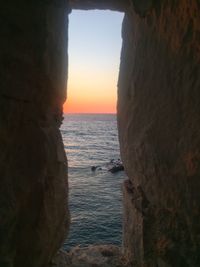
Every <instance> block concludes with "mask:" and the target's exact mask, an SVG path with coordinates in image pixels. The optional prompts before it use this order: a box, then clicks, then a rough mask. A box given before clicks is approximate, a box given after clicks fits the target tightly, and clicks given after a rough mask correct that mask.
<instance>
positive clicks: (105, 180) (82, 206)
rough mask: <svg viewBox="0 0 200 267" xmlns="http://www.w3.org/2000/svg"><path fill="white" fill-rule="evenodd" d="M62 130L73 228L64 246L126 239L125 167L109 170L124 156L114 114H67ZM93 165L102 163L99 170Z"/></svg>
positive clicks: (114, 242) (110, 242) (119, 241)
mask: <svg viewBox="0 0 200 267" xmlns="http://www.w3.org/2000/svg"><path fill="white" fill-rule="evenodd" d="M61 134H62V138H63V142H64V147H65V152H66V154H67V158H68V179H69V208H70V213H71V226H70V232H69V235H68V237H67V238H66V241H65V243H64V248H65V249H67V250H69V249H70V248H71V247H74V246H77V245H80V246H87V245H90V244H115V245H121V242H122V181H123V180H124V179H125V177H126V174H125V172H124V171H119V172H117V173H111V172H109V171H108V166H109V163H110V162H111V161H112V160H118V159H120V150H119V141H118V133H117V121H116V115H114V114H65V115H64V121H63V124H62V126H61ZM92 166H98V167H97V169H96V170H95V171H92V170H91V167H92Z"/></svg>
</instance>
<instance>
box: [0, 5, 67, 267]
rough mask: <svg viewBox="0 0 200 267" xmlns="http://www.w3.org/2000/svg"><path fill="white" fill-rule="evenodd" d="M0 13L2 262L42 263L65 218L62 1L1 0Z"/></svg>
mask: <svg viewBox="0 0 200 267" xmlns="http://www.w3.org/2000/svg"><path fill="white" fill-rule="evenodd" d="M0 17H1V27H0V32H1V42H0V47H1V49H0V58H1V60H0V69H1V71H0V75H1V79H0V84H1V86H0V107H1V110H0V151H1V152H0V266H2V267H18V266H20V267H25V266H26V267H32V266H34V267H36V266H37V267H40V266H42V267H44V266H46V264H47V263H48V262H49V260H50V259H51V257H52V255H54V254H55V252H56V251H57V249H58V248H59V247H60V246H61V244H62V241H63V239H64V238H65V236H66V232H67V229H68V222H69V214H68V210H67V164H66V157H65V153H64V149H63V144H62V140H61V136H60V132H59V129H58V128H59V125H60V123H61V120H62V104H63V102H64V100H65V89H66V77H67V75H66V74H67V2H66V1H53V0H52V1H51V0H49V1H18V2H17V1H4V3H1V9H0Z"/></svg>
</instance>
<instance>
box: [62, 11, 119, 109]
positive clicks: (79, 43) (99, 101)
mask: <svg viewBox="0 0 200 267" xmlns="http://www.w3.org/2000/svg"><path fill="white" fill-rule="evenodd" d="M122 19H123V13H119V12H112V11H99V10H98V11H97V10H92V11H78V10H73V11H72V13H71V14H70V15H69V50H68V51H69V52H68V54H69V80H68V100H67V102H66V103H65V106H64V111H65V112H75V113H82V112H83V113H102V112H105V113H115V112H116V98H117V78H118V71H119V60H120V50H121V43H122V40H121V25H122Z"/></svg>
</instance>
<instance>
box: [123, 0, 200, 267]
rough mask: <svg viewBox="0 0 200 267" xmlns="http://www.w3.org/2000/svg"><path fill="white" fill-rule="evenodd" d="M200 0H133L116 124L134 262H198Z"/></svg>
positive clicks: (153, 265)
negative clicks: (124, 178) (123, 169)
mask: <svg viewBox="0 0 200 267" xmlns="http://www.w3.org/2000/svg"><path fill="white" fill-rule="evenodd" d="M199 14H200V4H199V1H197V0H192V1H190V0H177V1H169V0H165V1H147V0H146V1H145V0H143V1H136V0H135V1H134V0H132V1H130V8H129V10H128V11H127V12H126V15H125V19H124V22H123V33H122V35H123V46H122V53H121V66H120V75H119V82H118V87H119V90H118V126H119V137H120V146H121V153H122V159H123V162H124V164H125V169H126V171H127V174H128V177H129V180H127V181H125V183H124V187H123V191H124V248H125V253H126V255H128V257H129V258H130V259H131V260H132V262H133V264H134V266H148V267H170V266H171V267H172V266H173V267H179V266H180V267H189V266H190V267H197V266H200V216H199V214H200V194H199V191H200V132H199V128H200V105H199V103H200V102H199V99H200V90H199V89H200V16H199Z"/></svg>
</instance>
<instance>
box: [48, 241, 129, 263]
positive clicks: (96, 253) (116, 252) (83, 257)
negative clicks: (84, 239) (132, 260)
mask: <svg viewBox="0 0 200 267" xmlns="http://www.w3.org/2000/svg"><path fill="white" fill-rule="evenodd" d="M49 267H130V265H129V263H128V261H127V259H126V258H125V257H124V256H123V255H122V252H121V249H120V248H119V247H117V246H114V245H91V246H89V247H84V248H81V247H75V248H73V249H72V250H71V251H70V252H64V251H59V252H58V254H57V255H56V257H55V258H54V259H53V260H52V263H51V264H50V266H49Z"/></svg>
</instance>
